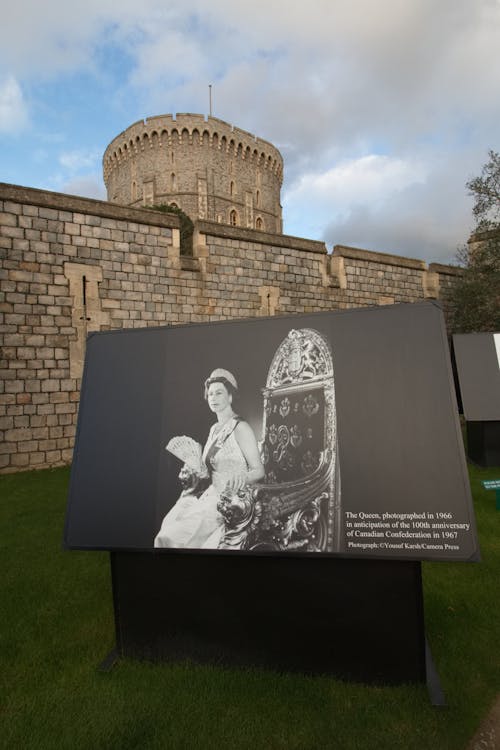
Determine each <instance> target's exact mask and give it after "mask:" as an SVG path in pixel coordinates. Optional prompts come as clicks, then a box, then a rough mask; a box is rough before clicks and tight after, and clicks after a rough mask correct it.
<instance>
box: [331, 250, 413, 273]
mask: <svg viewBox="0 0 500 750" xmlns="http://www.w3.org/2000/svg"><path fill="white" fill-rule="evenodd" d="M336 256H337V257H338V256H341V257H342V258H352V259H353V260H366V261H369V262H372V263H384V264H385V265H388V266H402V267H403V268H415V269H416V270H418V271H426V270H427V263H426V262H425V261H424V260H417V259H416V258H403V257H402V256H401V255H390V254H389V253H379V252H376V251H375V250H362V249H361V248H359V247H348V246H347V245H335V247H334V248H333V257H334V258H335V257H336Z"/></svg>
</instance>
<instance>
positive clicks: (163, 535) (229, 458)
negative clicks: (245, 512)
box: [154, 418, 248, 549]
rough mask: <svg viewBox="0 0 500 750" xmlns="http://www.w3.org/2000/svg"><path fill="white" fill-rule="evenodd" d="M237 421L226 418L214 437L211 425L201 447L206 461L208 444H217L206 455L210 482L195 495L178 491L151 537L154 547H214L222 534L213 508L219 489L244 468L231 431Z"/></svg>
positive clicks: (214, 426) (221, 525)
mask: <svg viewBox="0 0 500 750" xmlns="http://www.w3.org/2000/svg"><path fill="white" fill-rule="evenodd" d="M237 422H238V420H237V419H234V418H233V419H230V420H229V421H228V422H226V424H225V425H224V427H223V428H222V430H221V431H220V432H219V434H218V435H217V437H214V432H215V428H216V426H217V423H216V424H214V425H213V426H212V428H211V430H210V433H209V435H208V440H207V442H206V445H205V448H204V450H203V460H204V461H206V460H207V455H208V453H209V451H210V449H211V447H212V445H213V444H214V443H215V444H216V445H218V446H220V447H219V448H218V450H217V452H216V453H214V454H213V456H212V457H211V458H210V457H209V458H208V461H209V462H210V468H211V471H212V482H211V484H210V486H209V487H207V489H206V490H205V492H204V493H203V494H202V495H201V496H200V497H199V498H197V497H195V496H194V495H192V494H191V493H190V492H183V493H182V494H181V496H180V498H179V500H178V501H177V502H176V504H175V505H174V507H173V508H172V510H171V511H169V513H167V515H166V516H165V518H164V519H163V523H162V525H161V529H160V531H159V532H158V534H157V536H156V538H155V542H154V546H155V547H170V548H172V547H173V548H179V547H184V548H186V547H188V548H191V549H217V547H218V546H219V543H220V541H221V539H222V535H223V533H224V519H223V518H222V516H221V514H220V513H219V511H218V510H217V503H218V502H219V498H220V495H221V492H222V491H223V490H224V489H225V487H226V485H227V482H228V480H229V479H231V478H232V477H233V476H235V475H240V474H242V473H244V472H246V471H247V470H248V466H247V462H246V460H245V457H244V455H243V453H242V452H241V449H240V446H239V445H238V441H237V440H236V437H235V434H234V429H235V427H236V424H237Z"/></svg>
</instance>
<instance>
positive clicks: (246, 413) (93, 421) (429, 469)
mask: <svg viewBox="0 0 500 750" xmlns="http://www.w3.org/2000/svg"><path fill="white" fill-rule="evenodd" d="M214 372H215V377H213V378H212V379H211V380H210V379H209V384H208V386H207V388H208V401H207V400H206V399H205V396H204V391H205V381H206V380H207V378H209V376H210V375H213V374H214ZM221 372H222V373H223V375H221ZM231 380H233V381H237V386H238V388H237V391H236V393H234V394H233V393H232V392H231V393H230V391H231V385H232V384H231V382H230V381H231ZM221 386H222V388H221ZM234 414H235V415H236V416H235V417H234V416H233V415H234ZM214 425H215V428H214ZM218 428H220V429H218ZM214 429H215V432H217V429H218V434H217V435H216V434H215V432H214ZM207 436H208V439H207ZM253 445H255V446H257V448H256V451H255V452H252V451H253V447H252V446H253ZM166 446H169V447H168V449H167V450H165V448H166ZM179 475H180V477H179ZM259 475H260V477H259ZM255 477H257V479H255ZM230 485H232V487H230ZM65 544H66V546H68V547H70V548H92V549H122V550H125V549H136V550H139V549H140V550H148V549H149V550H152V549H154V550H155V553H157V554H168V553H169V551H172V549H175V550H180V549H181V550H185V551H187V552H189V551H192V550H197V551H199V550H200V549H202V550H204V551H206V554H214V553H216V554H236V555H238V554H253V555H256V554H260V555H262V554H266V555H268V554H269V555H283V554H285V555H290V554H295V555H296V554H300V555H304V556H306V555H319V556H322V555H338V556H355V557H380V558H396V559H414V560H415V559H416V560H418V559H426V560H474V559H477V557H478V545H477V537H476V531H475V522H474V515H473V509H472V500H471V495H470V488H469V482H468V476H467V471H466V465H465V458H464V452H463V445H462V439H461V434H460V429H459V421H458V413H457V407H456V397H455V394H454V389H453V382H452V374H451V366H450V361H449V353H448V347H447V340H446V333H445V328H444V323H443V316H442V312H441V310H440V308H439V307H438V306H437V305H435V304H433V303H422V304H415V305H397V306H388V307H379V308H366V309H356V310H345V311H337V312H331V313H316V314H311V315H296V316H290V317H273V318H258V319H251V320H245V321H230V322H229V321H228V322H219V323H211V324H199V325H187V326H175V327H168V328H156V329H152V328H149V329H142V330H137V329H135V330H125V331H117V332H103V333H99V334H93V335H91V336H90V338H89V340H88V345H87V357H86V364H85V372H84V378H83V382H82V398H81V404H80V414H79V422H78V429H77V435H76V443H75V453H74V461H73V468H72V477H71V485H70V491H69V500H68V512H67V523H66V530H65Z"/></svg>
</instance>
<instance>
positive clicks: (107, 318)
mask: <svg viewBox="0 0 500 750" xmlns="http://www.w3.org/2000/svg"><path fill="white" fill-rule="evenodd" d="M0 259H1V269H0V325H1V332H2V337H3V340H2V349H1V354H0V369H1V388H0V471H2V472H12V471H19V470H22V469H27V468H42V467H50V466H58V465H60V464H64V463H68V462H70V460H71V456H72V446H73V439H74V432H75V426H76V417H77V410H78V401H79V389H80V378H81V373H82V366H83V358H84V352H85V339H86V336H87V334H88V333H89V332H91V331H96V330H110V329H120V328H130V327H134V328H135V327H143V326H153V325H165V324H178V323H190V322H199V321H210V320H223V319H230V318H245V317H252V316H256V315H275V314H294V313H307V312H315V311H321V310H332V309H338V308H347V307H357V306H360V305H361V306H364V305H373V304H390V303H393V302H414V301H418V300H422V299H425V298H437V297H439V296H440V294H441V292H442V290H445V291H446V289H447V288H449V287H450V285H452V284H453V279H454V278H455V275H456V273H457V270H456V269H454V268H452V267H449V266H440V265H437V264H432V265H431V266H429V267H427V265H426V264H425V263H424V262H423V261H419V260H411V259H407V258H400V257H398V256H393V255H387V254H383V253H373V252H369V251H366V250H359V249H354V248H347V247H344V246H338V247H336V248H335V249H334V252H333V254H332V255H329V254H328V253H327V250H326V247H325V245H324V244H323V243H321V242H314V241H311V240H305V239H300V238H297V237H288V236H285V235H281V234H274V233H266V232H262V231H256V230H252V229H245V228H243V227H229V226H225V225H221V224H218V223H217V222H211V221H198V222H197V223H196V224H195V236H194V248H193V257H185V256H181V255H180V253H179V222H178V219H177V217H175V216H173V215H170V214H163V213H159V212H154V211H147V210H143V209H136V208H129V207H122V206H116V205H113V204H110V203H106V202H101V201H93V200H88V199H83V198H76V197H72V196H68V195H61V194H58V193H49V192H46V191H39V190H32V189H29V188H21V187H17V186H13V185H5V184H1V183H0ZM441 296H442V295H441Z"/></svg>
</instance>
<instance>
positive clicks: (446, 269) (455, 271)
mask: <svg viewBox="0 0 500 750" xmlns="http://www.w3.org/2000/svg"><path fill="white" fill-rule="evenodd" d="M429 271H433V272H434V273H443V274H447V275H448V276H460V275H461V274H462V273H463V272H464V269H463V268H460V266H448V265H445V264H444V263H429Z"/></svg>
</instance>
